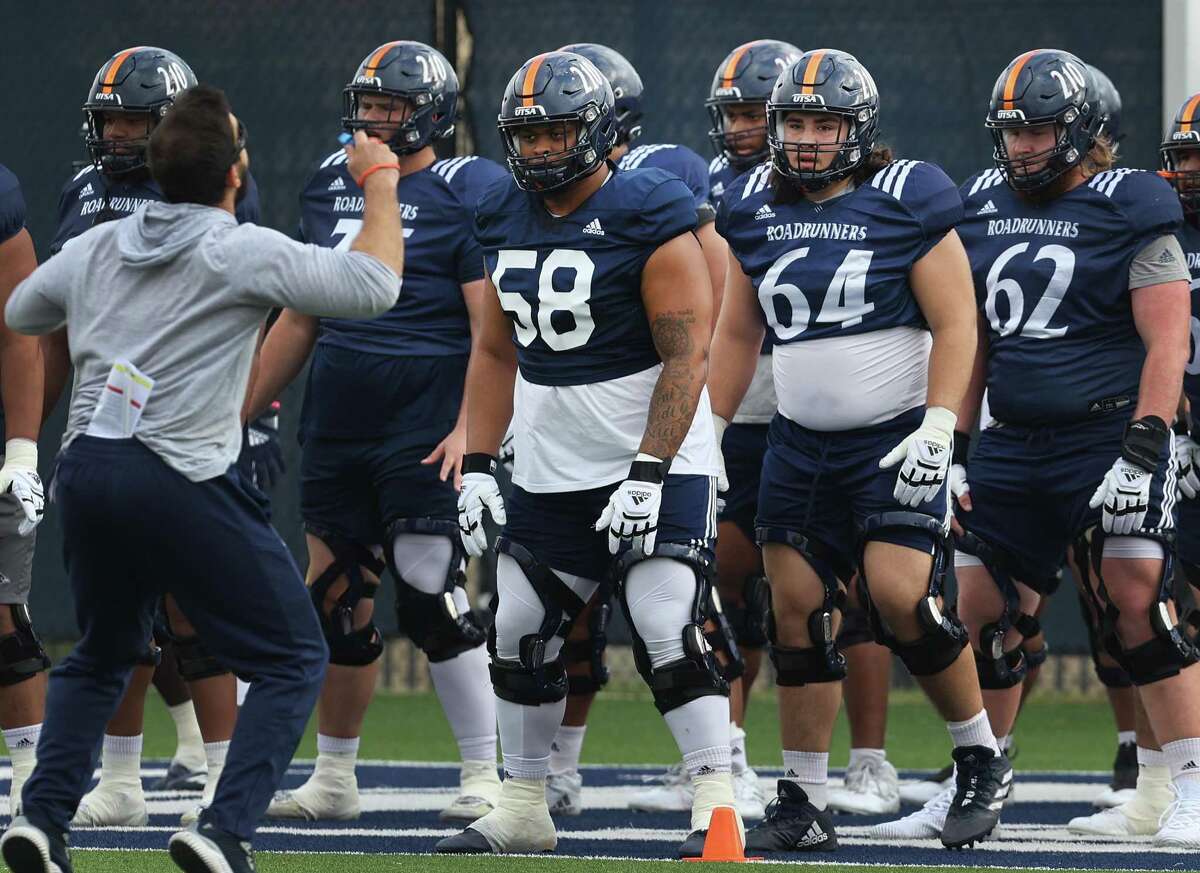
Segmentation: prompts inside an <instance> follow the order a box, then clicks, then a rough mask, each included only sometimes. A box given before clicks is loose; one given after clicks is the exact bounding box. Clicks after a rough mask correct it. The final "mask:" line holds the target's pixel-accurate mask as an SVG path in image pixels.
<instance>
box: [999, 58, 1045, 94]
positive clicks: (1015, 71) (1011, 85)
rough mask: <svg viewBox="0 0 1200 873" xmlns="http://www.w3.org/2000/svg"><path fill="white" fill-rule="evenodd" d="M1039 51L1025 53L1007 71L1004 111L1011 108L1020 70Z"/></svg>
mask: <svg viewBox="0 0 1200 873" xmlns="http://www.w3.org/2000/svg"><path fill="white" fill-rule="evenodd" d="M1039 51H1041V49H1034V50H1033V51H1030V52H1025V54H1023V55H1021V56H1020V57H1019V58H1017V59H1016V61H1015V62H1014V63H1013V65H1012V69H1011V70H1009V71H1008V79H1007V80H1006V81H1005V82H1004V97H1003V98H1002V99H1003V100H1004V103H1005V106H1004V108H1005V109H1012V108H1013V92H1014V91H1015V90H1016V88H1017V76H1019V75H1021V70H1023V69H1025V65H1026V64H1027V63H1029V59H1030V58H1032V57H1033V56H1034V55H1036V54H1037V53H1038V52H1039Z"/></svg>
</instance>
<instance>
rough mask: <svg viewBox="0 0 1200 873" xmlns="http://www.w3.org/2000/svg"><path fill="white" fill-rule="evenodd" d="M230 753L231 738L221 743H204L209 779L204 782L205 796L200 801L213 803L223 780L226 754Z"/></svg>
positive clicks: (205, 803) (207, 803) (206, 804)
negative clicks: (218, 786)
mask: <svg viewBox="0 0 1200 873" xmlns="http://www.w3.org/2000/svg"><path fill="white" fill-rule="evenodd" d="M228 753H229V740H225V741H223V742H220V743H205V744H204V759H205V761H207V762H208V781H207V782H205V783H204V796H203V797H201V798H200V802H201V803H202V804H204V805H205V806H208V805H209V804H210V803H212V800H213V797H215V796H216V794H217V783H218V782H219V781H220V780H221V771H222V770H224V769H225V756H226V755H227V754H228Z"/></svg>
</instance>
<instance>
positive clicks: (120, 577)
mask: <svg viewBox="0 0 1200 873" xmlns="http://www.w3.org/2000/svg"><path fill="white" fill-rule="evenodd" d="M52 491H53V493H54V499H55V501H56V502H57V503H58V506H59V511H60V512H61V514H62V524H63V538H64V542H65V547H64V551H65V557H66V564H67V572H68V575H69V577H70V582H71V590H72V592H73V594H74V597H75V613H76V619H77V621H78V623H79V629H80V631H81V633H82V639H80V641H79V643H78V644H77V645H76V646H75V648H74V649H73V650H72V651H71V654H70V655H68V656H67V658H66V659H65V660H63V662H62V663H61V664H59V665H58V666H57V667H56V668H55V669H54V670H53V671H51V673H50V688H49V694H48V696H47V700H46V719H45V726H44V727H43V729H42V737H41V742H40V743H39V744H38V763H37V768H36V769H35V771H34V773H33V776H32V778H30V780H29V782H28V783H27V784H26V785H25V790H24V792H23V794H22V801H23V805H24V809H25V814H26V815H27V816H28V817H29V818H30V819H31V820H32V821H33V822H35V823H36V824H39V825H41V826H43V827H45V826H47V825H49V826H50V827H53V828H54V829H56V830H59V831H65V830H66V829H67V823H68V822H69V821H70V819H71V817H72V816H73V815H74V813H75V808H76V807H77V806H78V804H79V799H80V798H81V797H82V796H83V793H84V791H85V790H86V789H87V787H88V783H89V782H90V781H91V778H92V771H93V769H94V768H95V766H96V759H97V757H98V754H99V750H100V742H101V739H102V737H103V735H104V726H105V725H106V724H107V722H108V720H109V718H110V717H111V716H112V714H113V712H114V711H115V710H116V708H117V704H118V703H119V702H120V700H121V697H122V695H123V694H124V692H125V688H126V686H127V685H128V682H129V677H130V673H131V671H132V670H133V667H134V665H135V664H136V663H137V662H138V659H139V658H140V657H141V655H142V654H143V653H144V652H145V649H146V640H148V639H149V638H150V632H151V628H152V625H153V620H154V609H155V604H156V603H157V599H158V598H159V597H160V596H161V595H162V594H164V593H165V594H171V595H173V596H174V597H175V599H176V601H178V603H179V606H180V608H181V609H182V610H183V612H184V614H185V615H186V616H187V617H188V619H189V620H190V621H191V622H192V624H193V625H194V626H195V628H196V631H197V633H198V634H199V635H200V638H201V639H202V640H204V644H205V646H206V647H207V648H208V649H209V650H210V651H211V652H212V653H213V654H214V655H216V656H217V658H219V659H220V660H221V661H222V662H223V663H224V664H225V665H226V666H227V667H229V668H230V669H231V670H233V671H234V672H236V673H237V674H238V675H239V676H241V677H242V678H243V679H246V680H248V681H249V682H250V683H251V684H250V692H249V694H248V695H247V696H246V702H245V704H244V705H243V706H242V709H241V713H240V714H239V716H238V722H237V728H236V730H235V731H234V734H233V741H232V742H231V743H230V746H229V754H228V757H227V758H226V762H225V769H224V772H223V773H222V774H221V781H220V785H219V787H218V789H217V794H216V797H215V798H214V800H213V804H212V806H211V807H209V808H208V809H207V810H205V811H204V812H203V813H202V815H201V822H202V823H206V824H211V825H214V826H215V827H217V828H219V829H220V830H223V831H226V832H228V833H231V834H234V835H235V836H237V837H238V838H240V839H243V840H249V839H251V837H252V836H253V834H254V829H255V827H256V825H257V823H258V819H259V817H260V816H261V815H262V814H263V813H264V812H265V811H266V808H267V804H268V803H270V800H271V795H272V794H273V792H274V791H275V789H276V788H277V787H278V786H279V782H280V780H281V779H282V778H283V774H284V771H285V769H286V768H287V766H288V762H289V761H290V760H291V758H292V754H293V753H294V752H295V750H296V746H297V744H298V743H299V741H300V736H301V734H302V733H303V731H304V726H305V724H306V723H307V721H308V716H309V714H310V713H311V712H312V709H313V706H314V705H315V703H316V700H317V694H318V692H319V690H320V687H321V680H322V678H323V675H324V672H325V664H326V660H327V657H328V650H327V648H326V645H325V640H324V637H323V636H322V634H321V626H320V623H319V621H318V619H317V614H316V610H315V609H314V607H313V604H312V601H311V599H310V598H309V595H308V591H307V590H306V589H305V587H304V581H303V580H302V579H301V576H300V571H299V570H298V569H297V568H296V564H295V562H294V561H293V560H292V556H291V553H290V552H288V550H287V547H286V546H284V544H283V541H282V540H281V539H280V538H279V535H278V534H277V533H276V532H275V531H274V529H273V528H272V527H271V526H270V524H268V523H267V520H266V516H265V515H264V513H263V511H262V509H261V508H260V507H259V506H258V505H257V504H256V503H255V501H254V500H253V499H252V498H251V497H250V496H249V494H248V493H247V492H246V491H245V490H244V489H243V488H242V486H241V483H240V481H239V480H238V479H237V477H236V473H233V472H230V473H228V474H226V475H224V476H219V477H217V478H214V479H209V480H207V481H205V482H198V483H197V482H190V481H188V480H187V479H186V478H185V477H183V476H182V475H180V474H179V473H177V472H175V471H174V470H172V469H171V468H169V467H168V466H167V465H166V464H164V463H163V462H162V461H161V460H160V459H159V458H158V456H157V455H155V454H154V453H153V452H151V451H150V450H149V449H147V448H146V447H144V446H143V445H141V444H140V443H138V442H137V441H136V440H101V439H96V438H93V437H86V436H83V437H78V438H77V439H76V440H75V441H74V442H73V443H72V444H71V445H70V446H69V447H68V448H67V449H66V451H65V452H64V453H63V455H62V457H61V458H60V460H59V463H58V468H57V470H56V472H55V477H54V486H53V489H52Z"/></svg>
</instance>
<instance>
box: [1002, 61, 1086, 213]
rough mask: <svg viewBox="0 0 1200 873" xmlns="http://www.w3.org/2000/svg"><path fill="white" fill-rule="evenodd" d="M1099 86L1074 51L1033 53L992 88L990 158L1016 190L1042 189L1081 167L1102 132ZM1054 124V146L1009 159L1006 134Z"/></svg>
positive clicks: (1014, 63)
mask: <svg viewBox="0 0 1200 873" xmlns="http://www.w3.org/2000/svg"><path fill="white" fill-rule="evenodd" d="M1097 102H1098V101H1097V95H1096V85H1095V84H1094V82H1092V77H1091V74H1090V73H1089V72H1088V67H1087V64H1085V63H1084V62H1083V61H1081V60H1080V59H1079V58H1077V57H1076V56H1075V55H1073V54H1071V53H1070V52H1065V51H1061V50H1059V49H1034V50H1033V51H1028V52H1025V53H1024V54H1022V55H1019V56H1018V57H1017V58H1015V59H1014V60H1013V61H1012V62H1011V63H1009V65H1008V66H1007V67H1005V68H1004V72H1002V73H1001V74H1000V78H998V79H997V80H996V84H995V85H994V86H993V87H992V99H991V104H990V105H989V107H988V114H987V127H988V129H989V130H990V131H991V132H992V140H993V141H994V142H995V151H994V152H993V155H992V160H993V161H995V163H996V166H997V167H999V168H1000V170H1002V171H1003V173H1004V175H1005V178H1006V179H1007V181H1008V184H1009V186H1010V187H1011V188H1012V189H1013V190H1015V191H1036V190H1038V189H1040V188H1044V187H1045V186H1046V185H1048V184H1050V183H1051V182H1053V181H1054V180H1055V179H1057V178H1059V177H1060V176H1062V175H1063V174H1064V173H1066V172H1068V171H1069V170H1071V169H1072V168H1073V167H1075V166H1077V165H1078V164H1079V162H1080V161H1082V160H1083V158H1084V156H1085V155H1087V153H1088V149H1090V148H1091V147H1092V143H1093V142H1095V140H1096V135H1097V133H1098V132H1099V129H1100V113H1099V112H1098V111H1097ZM1044 124H1053V125H1055V132H1056V136H1055V143H1054V145H1053V146H1051V147H1050V148H1049V149H1046V150H1044V151H1041V152H1037V153H1036V154H1032V155H1028V156H1026V157H1023V158H1014V157H1012V156H1010V155H1009V153H1008V149H1007V147H1006V146H1005V143H1004V131H1005V130H1008V129H1010V128H1017V127H1036V126H1039V125H1044Z"/></svg>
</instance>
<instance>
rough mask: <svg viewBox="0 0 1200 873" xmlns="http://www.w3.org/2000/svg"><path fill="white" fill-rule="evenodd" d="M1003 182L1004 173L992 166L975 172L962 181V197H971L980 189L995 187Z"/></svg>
mask: <svg viewBox="0 0 1200 873" xmlns="http://www.w3.org/2000/svg"><path fill="white" fill-rule="evenodd" d="M1003 184H1004V173H1002V172H1000V171H999V170H997V169H995V168H993V169H990V170H984V171H983V172H982V173H976V174H975V175H974V176H972V177H971V178H970V179H967V181H965V182H963V185H962V188H960V189H959V190H960V191H961V192H962V196H963V199H964V200H965V199H966V198H968V197H973V196H975V195H976V194H978V193H979V192H980V191H986V190H987V189H988V188H995V187H996V186H997V185H1003Z"/></svg>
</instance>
